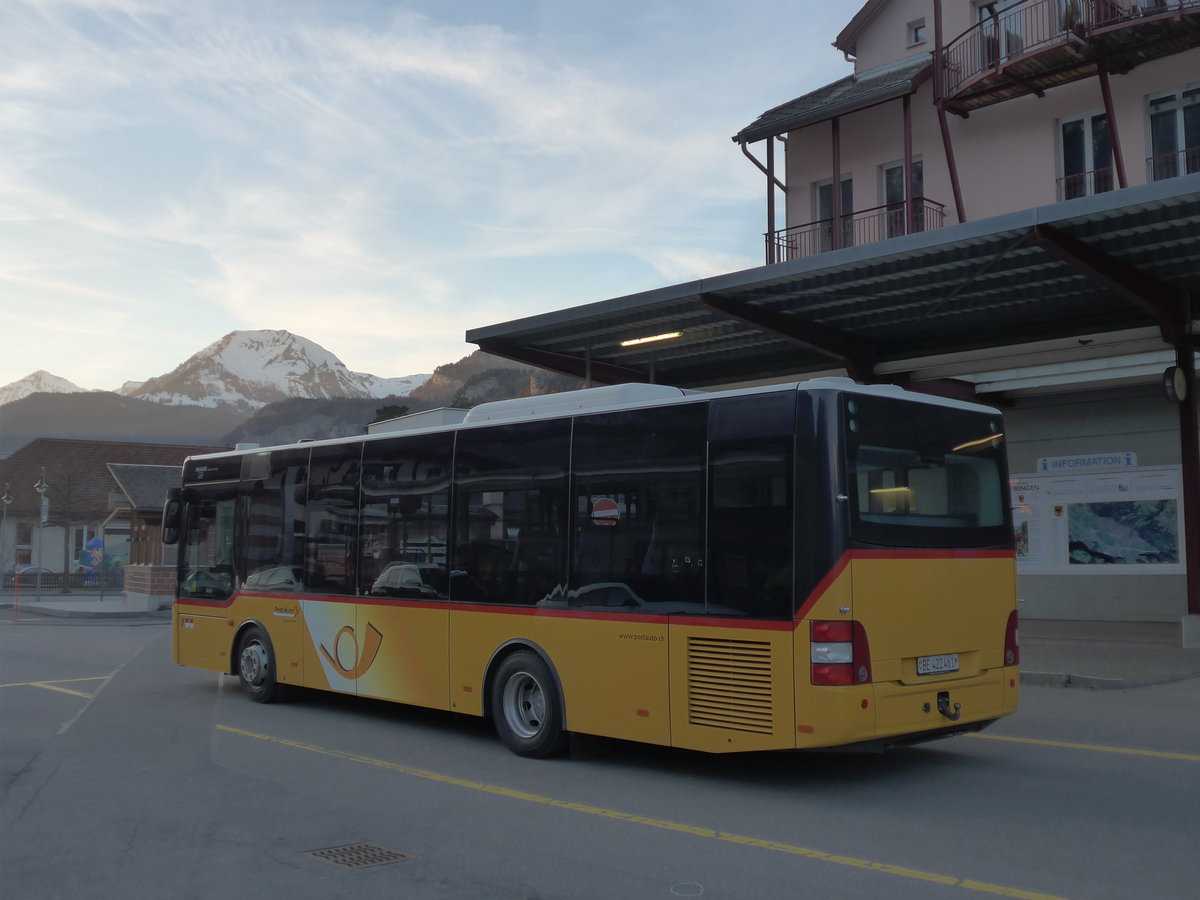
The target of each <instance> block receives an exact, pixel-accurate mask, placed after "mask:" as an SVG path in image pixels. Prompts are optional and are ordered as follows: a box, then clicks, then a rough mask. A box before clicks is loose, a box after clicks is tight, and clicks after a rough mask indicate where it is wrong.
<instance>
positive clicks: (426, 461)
mask: <svg viewBox="0 0 1200 900" xmlns="http://www.w3.org/2000/svg"><path fill="white" fill-rule="evenodd" d="M449 412H450V411H440V413H439V416H438V418H439V424H437V425H435V426H428V425H426V424H425V423H427V422H428V421H429V418H428V417H427V416H423V415H420V414H418V415H415V416H410V417H406V418H405V419H402V420H398V422H397V430H395V431H391V432H388V433H384V434H371V435H366V436H362V437H355V438H345V439H337V440H328V441H319V442H308V443H300V444H295V445H290V446H281V447H272V448H267V449H259V448H254V449H245V450H237V451H232V452H224V453H214V454H210V455H205V456H196V457H191V458H190V459H188V460H187V461H186V462H185V464H184V467H183V486H182V488H181V490H180V491H179V492H178V494H177V495H174V496H173V497H172V498H171V499H170V500H169V501H168V503H167V508H166V509H165V511H164V528H163V539H164V540H165V541H166V542H168V543H178V544H179V569H178V590H177V595H176V600H175V604H174V613H173V653H174V659H175V662H177V663H179V664H181V665H185V666H195V667H198V668H202V669H209V670H213V671H216V672H223V673H227V674H229V675H232V676H236V677H237V678H238V679H239V681H240V684H241V688H242V690H243V691H244V692H245V693H246V694H247V695H248V696H249V697H250V698H251V699H253V700H257V701H260V702H269V701H272V700H275V699H277V698H278V697H279V696H280V694H281V692H282V691H283V690H285V689H288V688H290V687H292V686H299V687H304V688H311V689H318V690H324V691H336V692H341V693H345V694H353V695H357V696H362V697H372V698H379V699H383V700H391V701H396V702H399V703H405V704H412V705H416V706H424V707H431V708H435V709H441V710H449V711H453V712H456V713H461V714H465V715H470V716H483V717H487V718H490V719H491V720H492V722H493V723H494V726H495V728H496V731H497V732H498V734H499V736H500V738H501V740H502V741H503V742H504V743H505V744H506V745H507V746H508V747H509V748H510V749H511V750H513V751H514V752H516V753H518V754H521V755H524V756H532V757H544V756H549V755H552V754H555V753H558V752H561V751H562V750H563V749H564V747H565V744H566V740H567V735H568V733H570V732H575V733H584V734H591V735H602V736H607V737H612V738H618V739H624V740H630V741H643V742H647V743H651V744H659V745H666V746H672V747H682V748H688V749H693V750H701V751H709V752H736V751H753V750H774V749H797V748H801V749H803V748H831V747H855V748H886V747H889V746H893V745H900V744H907V743H915V742H919V741H923V740H929V739H932V738H936V737H943V736H948V735H952V734H958V733H962V732H967V731H977V730H979V729H981V728H983V727H986V726H987V725H989V724H990V723H991V722H993V721H995V720H996V719H997V718H998V717H1000V716H1003V715H1005V714H1008V713H1011V712H1013V711H1014V710H1015V709H1016V707H1017V701H1018V691H1019V688H1018V681H1019V679H1018V669H1017V665H1018V655H1019V650H1018V646H1017V615H1016V600H1015V593H1016V590H1015V565H1014V562H1015V559H1014V550H1013V529H1012V524H1011V513H1010V508H1009V497H1008V482H1007V473H1006V464H1005V453H1004V434H1003V425H1002V420H1001V416H1000V414H999V413H998V412H997V411H996V410H994V409H990V408H988V407H986V406H980V405H976V404H972V403H965V402H959V401H954V400H947V399H941V398H937V397H931V396H926V395H920V394H914V393H909V392H906V391H903V390H901V389H899V388H896V387H890V386H863V385H858V384H855V383H854V382H852V381H849V380H848V379H843V378H823V379H814V380H811V381H806V382H800V383H798V384H791V385H786V386H770V387H760V388H753V389H743V390H730V391H723V392H712V393H701V392H693V391H686V390H682V389H679V388H672V387H668V386H664V385H645V384H628V385H618V386H613V387H604V388H593V389H590V390H582V391H575V392H571V393H567V394H555V395H549V396H542V397H535V398H528V399H518V400H506V401H502V402H497V403H488V404H483V405H481V406H477V407H475V408H474V409H472V410H470V411H469V412H466V413H465V414H464V413H462V412H461V411H459V412H458V416H459V418H461V421H458V422H457V423H456V424H452V425H446V424H441V422H444V419H445V418H446V415H447V414H448V413H449Z"/></svg>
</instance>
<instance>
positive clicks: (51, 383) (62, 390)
mask: <svg viewBox="0 0 1200 900" xmlns="http://www.w3.org/2000/svg"><path fill="white" fill-rule="evenodd" d="M39 393H45V394H81V393H84V389H83V388H81V387H79V386H78V385H76V384H72V383H71V382H70V381H67V379H65V378H59V377H58V376H57V375H51V374H50V373H49V372H47V371H45V370H44V369H38V370H37V371H36V372H34V373H33V374H32V375H26V376H25V377H24V378H22V379H20V380H19V381H14V382H12V383H11V384H6V385H5V386H4V387H0V406H3V405H4V404H5V403H12V402H13V401H14V400H20V399H21V398H22V397H28V396H29V395H30V394H39Z"/></svg>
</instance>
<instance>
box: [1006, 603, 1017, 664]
mask: <svg viewBox="0 0 1200 900" xmlns="http://www.w3.org/2000/svg"><path fill="white" fill-rule="evenodd" d="M1020 661H1021V645H1020V644H1019V643H1018V642H1017V611H1016V610H1015V609H1014V610H1013V611H1012V612H1010V613H1009V614H1008V627H1006V628H1005V629H1004V664H1005V665H1006V666H1015V665H1017V663H1019V662H1020Z"/></svg>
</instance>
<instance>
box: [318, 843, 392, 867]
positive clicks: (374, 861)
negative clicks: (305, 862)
mask: <svg viewBox="0 0 1200 900" xmlns="http://www.w3.org/2000/svg"><path fill="white" fill-rule="evenodd" d="M304 855H305V856H311V857H312V858H313V859H319V860H320V861H321V862H325V863H329V864H330V865H331V866H341V867H342V868H343V869H365V868H366V867H367V866H385V865H387V864H388V863H397V862H404V861H405V860H406V859H412V857H411V856H409V855H408V854H407V853H401V852H399V851H398V850H388V849H387V848H386V847H380V846H379V845H378V844H347V845H346V846H345V847H326V848H325V849H324V850H309V851H308V852H307V853H305V854H304Z"/></svg>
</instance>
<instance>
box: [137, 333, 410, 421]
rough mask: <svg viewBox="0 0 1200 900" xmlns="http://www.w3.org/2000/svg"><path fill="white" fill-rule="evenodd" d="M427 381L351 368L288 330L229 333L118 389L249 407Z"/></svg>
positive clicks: (372, 393)
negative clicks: (170, 366)
mask: <svg viewBox="0 0 1200 900" xmlns="http://www.w3.org/2000/svg"><path fill="white" fill-rule="evenodd" d="M428 379H429V376H428V375H409V376H405V377H400V378H380V377H378V376H376V375H368V374H365V373H362V372H351V371H350V370H349V369H348V368H346V365H345V363H343V362H342V361H341V360H340V359H338V358H337V357H336V356H334V355H333V354H332V353H330V352H329V351H328V350H326V349H325V348H324V347H322V346H320V345H319V344H316V343H314V342H312V341H310V340H308V339H307V338H303V337H300V336H299V335H295V334H292V333H290V332H287V331H232V332H230V333H229V334H227V335H225V337H223V338H221V339H220V340H219V341H216V342H215V343H213V344H211V345H209V346H208V347H205V348H204V349H203V350H201V351H200V352H199V353H196V354H194V355H193V356H191V357H190V358H189V359H187V360H186V361H185V362H184V363H183V364H181V365H179V366H178V367H176V368H175V370H174V371H172V372H169V373H168V374H166V375H160V376H158V377H157V378H151V379H150V380H149V381H146V382H144V383H142V384H138V385H126V386H125V387H123V388H122V389H121V391H120V393H122V394H124V395H126V396H129V397H137V398H139V399H142V400H151V401H154V402H156V403H165V404H170V405H182V406H207V407H218V406H231V407H234V408H237V409H241V410H245V411H252V410H255V409H258V408H260V407H262V406H265V405H266V404H268V403H271V402H274V401H276V400H286V399H288V398H289V397H309V398H314V399H325V398H331V397H361V398H368V397H387V396H390V395H393V394H398V395H404V394H408V393H410V392H411V391H412V390H413V389H414V388H416V387H419V386H420V385H422V384H424V383H425V381H427V380H428Z"/></svg>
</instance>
